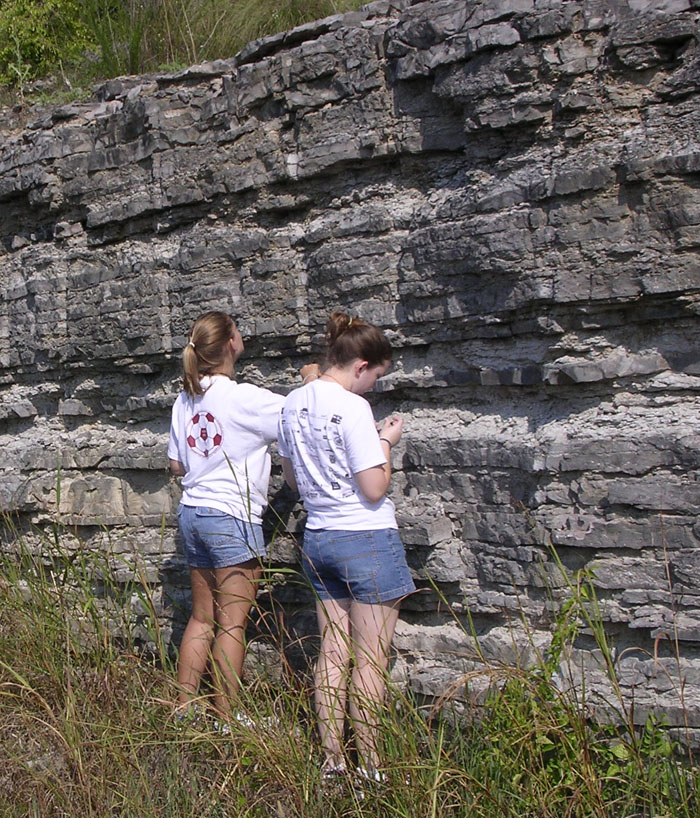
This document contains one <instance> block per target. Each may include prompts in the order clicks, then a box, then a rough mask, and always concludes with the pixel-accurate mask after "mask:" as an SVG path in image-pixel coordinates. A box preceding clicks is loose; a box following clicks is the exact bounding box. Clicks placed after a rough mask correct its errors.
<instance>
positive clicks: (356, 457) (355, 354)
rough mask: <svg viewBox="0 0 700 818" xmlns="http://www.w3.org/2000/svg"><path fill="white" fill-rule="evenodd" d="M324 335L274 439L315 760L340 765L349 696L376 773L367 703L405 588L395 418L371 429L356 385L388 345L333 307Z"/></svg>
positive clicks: (367, 770)
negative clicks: (298, 555) (293, 554)
mask: <svg viewBox="0 0 700 818" xmlns="http://www.w3.org/2000/svg"><path fill="white" fill-rule="evenodd" d="M326 345H327V350H326V360H325V364H324V368H323V370H322V374H321V376H320V377H319V378H318V379H317V380H314V381H312V382H311V383H309V384H308V385H306V386H304V387H303V388H301V389H297V390H295V391H294V392H292V393H291V394H290V395H289V396H288V397H287V399H286V401H285V403H284V408H283V411H282V415H281V419H280V427H279V451H280V454H281V455H282V467H283V470H284V476H285V478H286V480H287V482H288V483H289V485H290V486H291V487H292V488H295V489H297V490H298V491H299V493H300V495H301V498H302V500H303V502H304V506H305V508H306V511H307V512H308V519H307V523H306V531H305V534H304V544H303V566H304V572H305V573H306V575H307V577H308V579H309V580H310V582H311V583H312V585H313V588H314V591H315V593H316V595H317V605H316V607H317V615H318V621H319V630H320V633H321V648H320V652H319V657H318V661H317V664H316V668H315V689H316V692H315V701H316V711H317V714H318V720H319V731H320V735H321V743H322V747H323V750H324V754H325V761H324V765H323V768H322V772H323V774H324V775H333V774H335V773H342V772H344V770H345V760H344V759H345V754H344V752H343V742H342V737H343V726H344V718H345V704H346V697H348V698H349V713H350V719H351V722H352V726H353V730H354V736H355V746H356V749H357V752H358V756H359V759H360V764H361V766H360V767H359V768H358V769H359V771H360V772H361V773H362V774H364V775H366V776H368V777H370V778H378V776H379V775H380V774H379V773H378V772H377V766H378V763H379V759H378V752H377V713H378V707H379V705H380V704H381V702H382V700H383V697H384V692H385V677H386V667H387V663H388V657H389V648H390V644H391V640H392V637H393V634H394V628H395V626H396V621H397V618H398V612H399V605H400V602H401V599H402V597H404V596H406V594H409V593H411V592H412V591H414V590H415V586H414V584H413V580H412V579H411V575H410V573H409V570H408V566H407V565H406V558H405V554H404V548H403V545H402V543H401V540H400V538H399V533H398V530H397V525H396V515H395V513H394V505H393V503H392V502H391V500H389V499H388V497H387V496H386V492H387V489H388V488H389V482H390V479H391V465H390V453H391V449H392V447H393V446H394V445H396V443H397V442H398V441H399V438H400V437H401V432H402V428H403V421H402V420H401V419H400V418H397V417H392V418H390V419H388V420H386V421H385V422H384V424H383V426H382V427H381V430H380V431H379V433H378V434H377V429H376V426H375V423H374V418H373V416H372V410H371V408H370V406H369V404H368V403H367V401H366V400H365V399H364V398H363V397H361V396H362V395H363V394H364V393H365V392H369V391H370V390H371V389H372V388H373V387H374V385H375V383H376V381H377V379H378V378H380V377H381V376H382V375H384V374H385V373H386V371H387V370H388V368H389V365H390V362H391V347H390V345H389V342H388V340H387V339H386V337H385V336H384V334H383V333H382V332H381V331H380V330H379V329H378V328H377V327H375V326H373V325H372V324H368V323H366V322H365V321H362V320H360V319H359V318H350V317H349V316H348V315H346V314H345V313H343V312H334V313H333V314H332V315H331V317H330V319H329V321H328V324H327V327H326ZM351 659H352V664H353V666H352V671H351V673H350V675H349V678H348V674H349V669H350V663H351Z"/></svg>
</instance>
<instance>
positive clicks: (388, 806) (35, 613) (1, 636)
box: [0, 521, 699, 818]
mask: <svg viewBox="0 0 700 818" xmlns="http://www.w3.org/2000/svg"><path fill="white" fill-rule="evenodd" d="M8 523H9V521H6V532H5V538H4V539H5V543H6V545H5V546H4V550H3V552H2V554H0V757H2V759H3V764H2V765H0V814H2V815H3V816H7V818H15V816H17V818H19V816H41V818H48V817H49V816H76V818H77V816H81V817H82V816H95V818H97V816H100V818H104V816H135V817H136V816H138V818H151V817H153V818H155V816H159V818H162V817H163V816H165V817H166V818H169V817H170V816H172V818H175V816H177V817H178V818H179V817H180V816H182V818H185V816H187V818H190V816H192V815H197V816H212V817H214V816H216V817H217V818H218V816H221V817H222V818H223V816H261V818H262V816H265V818H268V817H269V816H274V817H275V818H285V816H304V817H306V816H308V818H312V816H313V818H318V816H324V818H325V817H326V816H328V817H329V818H331V817H333V816H351V815H352V816H380V817H382V818H383V817H384V816H386V818H389V817H390V816H391V818H397V817H400V816H407V817H408V816H410V817H411V818H415V817H416V816H420V817H421V818H423V817H424V816H425V818H437V817H438V816H467V815H468V816H473V818H504V816H513V818H515V816H533V818H534V816H537V817H538V818H550V816H551V818H566V817H567V816H571V817H572V818H584V816H585V817H586V818H587V817H588V816H591V818H593V816H595V818H601V816H611V818H613V816H614V817H615V818H623V817H627V818H631V816H636V817H638V816H670V815H673V816H687V817H688V818H690V816H696V815H697V814H698V806H699V805H698V802H697V796H696V788H697V784H698V772H697V770H696V769H695V768H694V767H693V765H692V764H691V763H690V759H689V757H688V755H687V753H686V754H684V753H683V751H682V750H681V748H680V747H678V746H677V745H675V744H674V743H673V742H672V741H671V739H670V738H669V735H668V733H667V731H666V730H665V729H664V728H663V725H661V724H659V723H658V722H656V721H654V720H653V719H650V720H649V722H648V723H647V725H646V726H645V727H644V728H643V729H641V730H640V729H637V728H635V727H634V726H633V725H631V722H630V721H629V720H628V719H626V718H625V715H624V711H623V709H622V706H621V705H620V706H619V707H618V712H619V713H620V714H621V717H620V719H619V720H618V722H617V723H614V722H610V721H607V720H606V721H605V722H604V723H600V722H598V721H596V720H595V718H593V717H592V716H591V713H590V711H589V708H587V703H586V701H585V699H583V698H582V697H581V694H580V691H579V692H578V693H574V692H571V691H570V692H567V691H563V690H562V689H561V685H557V684H555V681H554V673H555V670H556V669H557V668H558V667H559V665H560V662H561V659H562V657H565V656H566V652H567V650H568V649H569V647H570V646H571V643H572V640H573V639H575V635H576V630H577V627H578V626H577V624H576V623H585V624H586V625H587V626H590V625H591V624H592V625H593V626H596V619H595V617H596V608H595V604H594V596H593V589H592V586H591V583H590V581H589V579H588V578H587V577H586V575H585V574H579V575H577V576H575V577H573V578H570V579H571V586H570V589H569V594H568V599H567V602H566V603H565V604H564V605H562V606H561V607H560V608H559V610H558V613H557V615H556V618H555V621H554V623H553V632H554V639H553V641H552V647H551V648H550V650H549V652H548V653H547V654H545V655H543V656H542V657H541V658H540V660H539V661H538V662H537V663H536V665H535V667H533V668H532V669H530V670H524V669H522V668H513V667H505V666H498V665H494V664H489V663H488V662H486V661H485V662H484V666H483V669H482V670H480V671H479V674H480V676H481V678H482V680H483V679H484V678H486V679H487V680H488V681H489V682H490V688H489V689H490V693H489V695H488V696H487V698H486V700H485V701H482V703H481V704H476V703H472V704H471V705H470V704H466V705H464V703H462V704H461V709H459V715H457V711H458V708H457V704H458V701H457V699H456V697H455V696H454V695H453V692H449V691H446V695H445V697H444V698H443V700H442V701H441V702H439V703H432V705H431V706H427V705H425V703H423V705H421V704H420V703H419V702H417V701H416V700H415V699H414V697H412V696H411V695H410V694H409V693H407V692H405V691H402V690H400V689H397V688H392V689H391V690H390V700H389V702H388V705H387V707H386V708H384V709H382V712H381V713H380V714H379V716H380V720H381V739H380V740H381V747H382V755H383V758H384V759H385V766H384V769H385V771H386V774H387V782H386V783H385V784H383V785H377V786H370V785H367V784H366V783H364V784H363V785H362V786H359V785H358V781H357V780H355V779H353V778H352V776H348V777H347V778H341V779H339V780H338V781H335V782H333V783H332V784H330V785H324V784H322V782H321V780H320V772H319V767H320V761H321V753H320V750H319V748H318V744H317V739H316V736H315V730H314V721H313V715H312V713H311V705H310V702H311V690H310V685H311V681H310V675H309V674H305V673H300V674H299V675H297V676H295V677H293V678H292V679H291V680H287V681H286V682H283V683H274V682H272V681H270V680H268V679H265V678H256V679H253V680H250V681H249V683H248V685H247V686H246V687H245V688H244V690H243V693H242V701H241V707H242V708H243V710H244V711H245V712H247V713H248V714H250V715H251V716H252V717H253V718H254V719H257V720H258V723H259V725H260V726H259V727H258V728H257V729H256V728H252V729H251V728H249V727H246V726H244V725H242V724H234V725H233V728H232V732H231V734H230V735H221V734H220V733H218V732H217V730H216V728H215V722H214V720H213V719H212V718H211V717H209V716H208V715H207V709H206V698H203V699H202V701H201V705H202V707H201V709H200V711H199V713H198V714H195V715H193V717H192V719H190V720H187V721H186V722H185V723H184V724H180V723H178V722H177V720H176V719H175V716H174V704H173V703H174V700H175V695H176V690H175V683H174V681H173V680H174V672H173V666H172V660H171V657H170V653H169V651H168V649H167V647H166V646H165V645H164V644H163V638H162V634H161V632H160V630H159V628H158V622H157V618H156V616H155V607H154V605H153V601H152V597H151V590H150V588H149V585H148V582H147V581H146V576H147V575H146V571H145V570H144V568H143V566H142V565H141V564H140V562H139V558H138V556H137V555H135V556H134V557H132V558H129V559H124V558H123V557H117V556H116V555H114V554H110V553H94V552H90V553H88V552H86V551H85V550H84V549H82V548H81V547H80V544H79V542H77V541H73V543H72V545H71V547H70V548H69V547H67V546H65V545H63V543H64V542H65V541H66V537H65V532H62V531H61V530H60V528H59V527H58V526H54V527H50V528H49V529H46V530H44V531H43V532H41V533H40V536H39V537H38V539H37V538H36V537H35V536H34V535H33V536H32V539H31V541H30V540H29V539H28V538H27V536H26V535H22V534H21V533H20V532H18V531H17V530H16V529H14V528H13V527H12V525H9V524H8ZM30 542H31V545H30ZM562 570H563V568H562ZM594 632H595V633H596V638H597V639H599V640H603V641H604V639H605V637H604V634H603V632H602V629H598V630H597V631H595V630H594ZM143 633H146V634H147V641H148V642H149V643H150V644H151V646H152V649H151V650H150V651H148V652H144V651H143V650H140V649H137V646H138V643H139V638H138V637H139V635H142V634H143ZM466 637H467V635H465V641H466ZM460 682H461V685H462V686H466V687H467V688H469V685H470V682H471V680H470V678H469V677H465V678H464V679H462V680H460ZM266 718H270V719H271V721H270V722H267V721H263V719H266ZM350 760H352V759H350Z"/></svg>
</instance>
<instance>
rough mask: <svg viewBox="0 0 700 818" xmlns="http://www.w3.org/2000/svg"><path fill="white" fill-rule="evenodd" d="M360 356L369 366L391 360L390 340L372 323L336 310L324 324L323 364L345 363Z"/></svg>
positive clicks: (342, 364)
mask: <svg viewBox="0 0 700 818" xmlns="http://www.w3.org/2000/svg"><path fill="white" fill-rule="evenodd" d="M357 358H361V359H362V360H363V361H367V363H368V364H369V365H370V366H377V365H379V364H383V363H385V362H386V361H390V360H391V344H390V343H389V341H388V340H387V338H386V336H385V335H384V333H383V332H382V331H381V330H380V329H379V328H378V327H375V326H374V324H369V323H367V322H366V321H363V320H362V319H361V318H358V317H356V316H355V317H353V318H350V316H349V315H347V313H344V312H340V311H336V312H334V313H332V314H331V317H330V318H329V319H328V323H327V324H326V365H327V366H341V367H342V366H347V364H349V363H350V362H351V361H354V360H356V359H357Z"/></svg>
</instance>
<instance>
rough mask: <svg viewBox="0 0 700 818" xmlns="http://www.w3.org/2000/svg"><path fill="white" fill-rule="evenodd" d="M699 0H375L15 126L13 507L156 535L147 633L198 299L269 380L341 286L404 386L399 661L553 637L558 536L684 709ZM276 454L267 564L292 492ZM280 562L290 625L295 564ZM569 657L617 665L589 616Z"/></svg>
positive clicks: (2, 310)
mask: <svg viewBox="0 0 700 818" xmlns="http://www.w3.org/2000/svg"><path fill="white" fill-rule="evenodd" d="M699 18H700V2H698V0H661V2H658V1H657V2H650V1H649V0H624V1H623V0H612V1H610V0H609V1H608V2H602V0H582V1H581V2H569V0H469V2H464V0H432V2H409V0H380V2H377V3H374V4H372V5H370V6H367V7H365V8H363V9H362V10H360V11H359V12H356V13H352V14H348V15H344V16H342V17H332V18H329V19H327V20H324V21H320V22H318V23H315V24H312V25H308V26H303V27H301V28H299V29H296V30H294V31H291V32H288V33H286V34H282V35H279V36H275V37H271V38H267V39H265V40H262V41H260V42H256V43H253V44H251V45H250V46H248V47H247V48H246V49H245V50H244V51H243V52H241V53H240V54H238V55H237V56H236V57H234V58H233V59H231V60H227V61H222V62H216V63H211V64H205V65H200V66H194V67H192V68H190V69H188V70H186V71H182V72H180V73H178V74H170V75H163V76H152V77H129V78H120V79H116V80H113V81H110V82H108V83H106V84H105V85H103V86H102V87H101V88H100V89H99V90H98V92H97V98H96V99H94V100H92V101H90V102H84V103H75V104H71V105H66V106H64V107H61V108H58V109H56V110H54V111H52V112H51V113H50V114H47V115H46V116H45V117H44V118H42V119H40V120H39V121H36V122H34V123H31V124H30V125H29V126H28V127H26V128H25V129H24V130H22V131H21V132H19V131H17V132H13V131H11V130H10V129H9V128H7V127H6V128H5V131H4V133H3V136H2V143H1V144H0V242H1V243H0V281H1V282H2V293H3V294H2V301H1V303H0V383H1V387H0V388H1V393H0V394H1V395H2V402H1V404H0V441H1V442H2V448H3V452H4V457H3V462H2V464H0V469H1V470H2V481H1V482H0V504H1V505H2V507H3V508H4V509H6V510H11V511H13V512H16V514H17V515H18V519H19V524H20V527H22V526H27V527H28V526H29V525H30V524H39V525H41V524H43V523H45V522H47V521H49V520H56V519H60V521H61V522H62V524H63V525H64V526H65V531H66V534H65V536H66V543H67V547H77V544H80V546H81V547H85V548H89V549H98V548H107V547H109V548H110V549H112V550H114V551H116V552H121V551H125V552H129V551H130V550H131V549H136V550H137V551H138V552H139V553H141V554H143V555H144V556H145V558H146V559H147V564H148V566H149V569H148V570H149V578H150V579H151V580H152V582H153V583H154V587H155V588H156V590H155V591H154V598H155V600H156V603H157V604H158V605H159V606H160V607H159V615H160V616H161V618H162V622H163V625H164V627H165V628H166V632H170V631H169V630H168V629H170V628H172V627H173V626H174V627H177V624H178V622H181V619H182V613H183V610H184V609H186V605H187V599H186V587H187V580H186V571H185V569H184V565H183V562H182V559H181V556H180V555H179V553H178V550H177V543H176V537H175V529H174V516H173V512H174V508H175V504H176V502H177V496H178V488H177V486H176V485H175V483H174V482H172V481H171V480H170V479H169V477H168V475H167V473H166V471H165V448H166V437H167V428H168V422H169V409H170V405H171V403H172V401H173V400H174V397H175V394H176V392H177V391H178V389H179V367H180V363H179V359H180V352H181V349H182V347H183V344H184V343H185V340H186V332H187V329H188V326H189V325H190V323H191V321H192V320H193V318H194V317H195V316H196V315H197V314H198V313H200V312H201V311H203V310H205V309H208V308H213V307H216V308H223V309H226V310H229V311H230V312H231V313H232V314H233V315H235V316H236V317H237V319H238V322H239V326H240V328H241V331H242V333H243V335H244V337H245V338H246V339H247V354H246V357H245V359H244V360H243V361H242V364H243V366H242V370H241V377H242V378H243V379H247V380H250V381H253V382H255V383H259V384H264V385H267V386H269V387H271V388H275V389H280V390H287V389H289V388H291V386H293V385H294V384H295V383H296V382H297V381H296V370H297V368H298V367H299V366H300V365H301V364H302V363H304V362H306V361H308V360H310V359H311V358H313V356H314V354H315V351H316V349H317V344H318V341H319V338H320V333H321V331H322V328H323V324H324V321H325V317H326V316H327V314H328V312H329V311H330V310H331V309H332V308H336V307H343V308H346V309H348V310H350V311H353V312H357V313H359V314H361V315H362V316H363V317H365V318H367V319H369V320H371V321H373V322H376V323H378V324H380V325H382V326H383V327H386V328H387V331H388V332H389V334H390V337H391V339H392V343H393V345H394V347H395V349H396V360H395V366H394V368H393V371H392V372H391V373H390V374H389V375H388V376H387V377H386V378H385V379H384V382H383V384H382V385H381V389H380V390H379V391H378V393H377V394H376V396H375V400H374V403H375V408H376V414H377V416H378V417H382V416H383V415H385V414H387V413H389V412H393V411H398V412H400V413H402V415H403V416H404V417H405V419H406V432H405V436H404V439H403V441H402V443H401V444H400V446H399V447H397V449H396V450H395V453H394V463H395V467H396V474H395V482H394V488H393V496H394V499H395V501H396V503H397V507H398V512H399V517H400V524H401V529H402V532H403V536H404V540H405V542H406V545H407V547H408V551H409V560H410V564H411V566H412V569H413V570H414V572H415V576H416V579H417V580H418V581H419V584H420V585H421V587H422V589H423V590H422V591H421V592H420V593H419V594H417V595H416V596H415V597H413V598H411V599H409V600H408V601H407V603H406V604H405V606H404V613H403V617H402V621H401V623H400V626H399V632H398V634H397V639H396V645H397V648H398V649H399V656H398V659H397V663H396V667H395V672H396V674H397V676H398V677H400V678H402V679H403V680H404V681H405V683H406V684H408V685H409V686H410V687H411V688H413V689H414V690H416V691H417V692H419V693H426V694H429V695H438V696H439V695H442V694H443V693H446V692H448V691H454V692H456V693H457V694H459V691H460V689H461V688H460V684H461V680H462V679H463V677H464V674H465V673H468V672H470V671H472V670H474V669H478V667H479V666H480V662H481V659H480V658H479V657H480V656H481V657H482V658H485V659H486V660H488V661H493V662H496V663H498V662H506V663H512V662H520V661H529V660H531V659H532V655H533V652H534V651H535V650H540V649H544V648H545V647H546V645H547V641H548V638H549V634H550V633H551V627H552V616H553V614H552V608H553V600H556V599H557V598H559V597H561V596H566V595H567V594H568V593H569V591H568V589H567V588H566V585H565V582H564V581H563V578H562V574H561V571H560V569H559V568H558V567H557V565H556V562H555V561H554V559H553V557H552V551H551V550H550V545H551V546H552V547H553V548H554V549H555V552H556V554H557V555H558V558H559V559H560V560H561V563H562V565H563V566H564V567H565V568H566V569H567V570H569V571H571V572H574V571H576V570H578V569H584V568H585V569H588V570H589V571H590V572H591V575H592V576H593V583H594V586H595V588H596V592H597V598H598V601H599V606H600V614H601V617H602V619H603V621H604V623H605V626H606V629H607V631H608V633H609V634H610V637H611V639H612V640H613V641H614V643H615V645H616V650H617V654H616V657H617V658H616V666H615V667H616V672H617V673H618V677H619V680H620V683H621V685H622V689H623V690H624V691H625V692H626V694H628V695H629V696H630V697H631V696H634V700H635V708H634V715H635V718H637V719H638V720H640V721H643V720H644V719H645V717H646V714H647V713H648V712H649V711H650V710H652V709H654V710H656V711H662V712H664V713H665V714H666V716H667V718H668V720H669V722H670V724H671V725H677V726H681V725H683V724H684V723H685V720H686V719H687V720H689V722H690V724H691V725H692V726H694V727H695V728H700V604H699V603H700V590H699V587H700V542H699V538H700V524H698V522H697V514H698V511H699V510H700V483H699V481H698V478H699V475H700V471H699V469H698V466H699V464H700V454H699V450H700V345H699V341H700V333H699V331H698V329H699V327H698V311H699V309H700V255H699V253H700V226H699V225H700V184H699V183H700V142H699V141H698V134H699V133H700V104H699V103H700V49H699V47H698V22H699ZM275 479H276V482H275V486H274V491H273V498H272V501H273V506H274V507H275V509H276V510H277V512H278V513H279V514H280V516H281V517H282V518H283V522H284V525H283V526H282V528H281V532H282V533H280V534H279V535H278V537H277V540H276V543H275V565H280V566H287V567H289V566H293V565H294V564H295V557H296V554H295V548H294V545H293V540H292V537H291V535H293V534H294V533H297V532H298V531H299V530H300V528H301V526H302V524H303V515H302V514H301V512H300V509H299V507H298V506H297V505H294V498H293V497H292V496H291V495H290V494H289V493H288V492H286V491H285V489H284V488H283V487H282V485H281V480H280V478H279V474H278V473H277V472H276V475H275ZM163 520H165V527H164V529H162V528H161V523H162V521H163ZM284 532H290V533H291V534H290V533H284ZM26 536H27V537H29V538H31V537H32V536H33V535H32V534H31V532H30V531H29V530H28V531H27V534H26ZM282 576H288V575H286V574H284V575H282ZM269 595H270V596H271V598H272V599H273V601H274V604H275V605H276V606H277V609H278V610H282V609H283V610H285V611H286V615H287V623H288V628H289V629H290V632H291V633H293V634H294V633H296V634H297V635H300V636H303V635H304V634H305V633H308V632H312V624H311V623H312V616H311V598H310V595H309V594H308V592H307V591H306V590H305V588H304V587H303V585H302V584H300V583H299V584H297V583H294V582H290V581H287V582H286V584H285V583H281V584H279V585H273V586H271V590H270V592H269ZM264 604H268V603H264ZM269 604H271V603H269ZM523 622H526V623H528V629H529V633H526V631H525V628H524V627H523ZM173 623H174V624H173ZM477 642H478V645H477V644H476V643H477ZM260 645H261V646H260V647H259V649H258V653H259V654H260V656H262V655H263V654H265V652H266V651H265V648H264V640H261V643H260ZM571 658H572V667H575V668H577V673H578V672H583V673H585V674H586V676H587V678H588V682H589V686H590V689H591V690H595V689H597V688H598V689H600V690H606V689H607V682H606V676H605V672H604V663H603V662H602V660H601V656H600V653H599V651H597V650H596V648H595V645H594V642H593V640H592V639H591V638H590V635H587V634H586V632H585V629H584V632H583V633H582V635H581V637H580V639H579V641H578V643H577V648H576V651H575V653H574V655H573V656H572V657H571ZM697 735H700V733H698V734H697Z"/></svg>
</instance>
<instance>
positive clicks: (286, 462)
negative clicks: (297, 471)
mask: <svg viewBox="0 0 700 818" xmlns="http://www.w3.org/2000/svg"><path fill="white" fill-rule="evenodd" d="M281 460H282V474H283V475H284V479H285V480H286V481H287V485H288V486H289V487H290V488H292V489H294V491H299V487H298V486H297V480H296V477H295V476H294V469H293V468H292V461H291V460H290V459H289V458H288V457H282V458H281Z"/></svg>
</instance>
